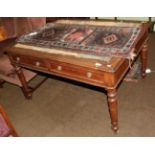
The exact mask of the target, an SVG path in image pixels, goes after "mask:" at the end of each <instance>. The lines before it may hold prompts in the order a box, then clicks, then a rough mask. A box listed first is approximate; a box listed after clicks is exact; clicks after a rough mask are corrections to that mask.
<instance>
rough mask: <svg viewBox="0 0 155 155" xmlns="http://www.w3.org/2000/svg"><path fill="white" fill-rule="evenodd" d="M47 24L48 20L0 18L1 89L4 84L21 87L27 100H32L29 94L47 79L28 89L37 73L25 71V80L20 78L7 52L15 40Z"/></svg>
mask: <svg viewBox="0 0 155 155" xmlns="http://www.w3.org/2000/svg"><path fill="white" fill-rule="evenodd" d="M45 23H46V18H9V17H8V18H0V26H1V29H0V34H1V35H0V41H1V42H0V87H1V88H2V87H3V84H4V82H9V83H12V84H15V85H17V86H19V87H20V88H21V89H22V91H23V93H24V95H25V97H26V98H27V99H29V98H31V96H29V95H28V94H29V93H28V92H33V91H34V90H35V89H36V88H38V87H39V86H40V85H41V84H42V83H43V82H44V81H45V80H46V79H47V78H45V79H43V80H42V81H41V82H40V83H39V84H37V85H36V87H34V88H31V87H30V86H29V87H26V86H25V83H28V82H29V81H30V80H31V79H33V78H34V77H36V76H37V73H36V72H32V71H30V70H26V69H23V76H24V77H25V80H26V81H24V82H23V80H22V79H21V77H20V76H18V74H17V72H19V70H18V68H16V67H14V66H13V65H12V64H11V62H10V60H9V58H8V55H7V54H6V53H5V50H6V49H7V48H8V47H10V46H12V45H13V44H14V43H15V39H16V38H17V37H19V36H21V35H23V34H25V33H28V32H31V31H33V30H36V29H38V28H40V27H43V26H44V25H45Z"/></svg>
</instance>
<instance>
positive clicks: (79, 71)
mask: <svg viewBox="0 0 155 155" xmlns="http://www.w3.org/2000/svg"><path fill="white" fill-rule="evenodd" d="M49 67H50V69H49V70H50V71H51V72H53V73H57V74H62V75H64V76H67V77H71V78H74V79H77V80H82V81H86V82H97V83H102V84H103V83H104V82H103V81H104V73H103V72H100V71H98V70H92V69H89V68H86V67H80V66H76V65H72V64H67V63H62V62H56V61H50V62H49Z"/></svg>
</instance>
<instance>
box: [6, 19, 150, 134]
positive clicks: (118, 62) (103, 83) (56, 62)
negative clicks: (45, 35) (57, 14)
mask: <svg viewBox="0 0 155 155" xmlns="http://www.w3.org/2000/svg"><path fill="white" fill-rule="evenodd" d="M57 22H58V23H59V22H60V23H61V20H60V21H57ZM62 22H64V23H66V24H67V23H70V24H71V22H72V21H62ZM78 22H79V21H73V23H78ZM80 23H82V24H88V25H89V24H91V25H100V26H102V25H104V24H110V25H111V24H112V25H115V24H117V22H112V23H111V22H110V23H109V22H101V21H92V22H91V21H83V22H80ZM140 25H141V31H140V35H139V37H138V39H137V40H136V41H135V43H134V48H133V49H134V52H135V55H136V56H135V57H134V59H132V60H130V61H129V60H128V59H126V58H121V57H112V58H111V59H110V60H109V61H108V62H106V61H102V60H98V59H90V58H80V57H76V56H70V55H64V54H59V52H65V50H64V49H63V48H60V49H54V48H43V47H36V46H33V45H31V46H30V45H24V44H19V43H18V44H16V45H15V46H14V47H12V48H10V49H8V51H7V52H8V54H9V57H10V60H11V62H12V64H13V65H14V66H15V68H16V70H17V73H18V76H19V78H20V79H21V81H22V82H23V85H24V87H25V89H26V90H27V93H28V94H29V95H31V91H30V88H29V87H28V85H27V83H26V82H25V78H24V76H23V73H22V70H21V68H22V67H24V68H29V69H32V70H37V71H41V72H45V73H49V74H52V75H56V76H60V77H64V78H67V79H72V80H76V81H80V82H84V83H87V84H91V85H94V86H98V87H102V88H104V89H105V90H106V91H107V101H108V106H109V112H110V116H111V124H112V129H113V130H114V132H117V131H118V107H117V104H118V101H117V88H118V85H119V84H120V83H121V81H122V80H123V78H124V76H125V75H126V73H127V72H128V70H129V69H130V66H131V65H132V64H133V63H134V61H135V59H136V58H137V57H138V56H140V57H141V62H142V69H141V70H142V77H145V70H146V66H147V50H148V43H147V40H148V25H147V24H145V23H140Z"/></svg>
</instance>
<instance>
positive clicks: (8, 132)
mask: <svg viewBox="0 0 155 155" xmlns="http://www.w3.org/2000/svg"><path fill="white" fill-rule="evenodd" d="M7 136H14V137H17V136H18V134H17V132H16V130H15V128H14V127H13V125H12V123H11V121H10V119H9V117H8V115H7V113H6V112H5V110H4V108H3V107H2V106H1V105H0V137H7Z"/></svg>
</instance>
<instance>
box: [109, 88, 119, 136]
mask: <svg viewBox="0 0 155 155" xmlns="http://www.w3.org/2000/svg"><path fill="white" fill-rule="evenodd" d="M116 95H117V91H116V89H108V90H107V98H108V106H109V112H110V117H111V125H112V129H113V131H114V132H115V133H117V131H118V109H117V97H116Z"/></svg>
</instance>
